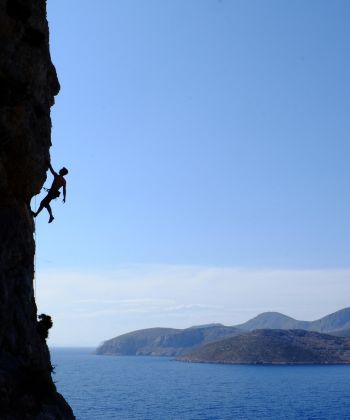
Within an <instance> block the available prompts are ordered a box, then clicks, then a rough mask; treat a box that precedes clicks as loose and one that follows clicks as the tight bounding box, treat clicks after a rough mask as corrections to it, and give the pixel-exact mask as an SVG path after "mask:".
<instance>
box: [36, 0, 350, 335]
mask: <svg viewBox="0 0 350 420" xmlns="http://www.w3.org/2000/svg"><path fill="white" fill-rule="evenodd" d="M349 18H350V4H349V2H347V1H340V0H337V1H333V2H329V1H321V0H317V1H315V0H310V1H307V2H305V1H301V0H299V1H298V0H296V1H293V2H292V1H287V0H285V1H284V0H278V1H277V0H274V1H273V0H266V1H263V2H262V1H258V0H249V1H246V0H245V1H238V0H232V1H229V0H221V1H217V0H172V1H171V0H168V1H164V0H157V1H155V0H148V1H143V0H131V1H130V0H118V1H114V0H104V1H103V2H96V1H92V0H84V1H82V0H76V1H74V2H68V0H50V1H49V2H48V19H49V25H50V32H51V35H50V36H51V55H52V60H53V62H54V64H55V65H56V68H57V72H58V76H59V79H60V82H61V85H62V89H61V92H60V94H59V96H58V97H57V99H56V105H55V106H54V108H53V109H52V120H53V132H52V141H53V147H52V149H51V156H52V163H53V165H54V166H55V167H56V168H57V169H59V168H60V167H61V166H63V165H65V166H67V167H68V168H69V169H70V174H69V175H68V197H67V203H66V204H65V205H62V204H61V203H60V202H59V201H57V202H55V204H54V212H55V215H56V219H55V221H54V223H53V224H52V225H47V217H46V215H44V214H43V215H40V217H39V218H38V220H37V239H38V242H37V267H38V271H39V270H42V273H56V274H55V275H56V277H55V278H57V281H59V280H58V279H59V278H60V276H61V277H62V276H64V275H65V273H67V272H69V273H70V274H69V278H70V279H71V281H72V282H73V281H74V275H72V273H76V276H77V279H78V278H80V277H81V276H82V275H83V273H89V272H90V273H94V278H95V280H96V288H98V287H100V286H99V280H98V279H99V278H101V277H106V276H110V278H112V277H113V279H114V280H113V282H114V283H113V284H114V285H115V288H116V290H118V287H119V286H120V284H121V281H122V280H121V279H120V278H119V277H118V276H114V275H113V276H111V275H110V274H108V273H111V272H113V273H116V272H118V273H120V270H121V267H129V269H130V273H134V275H135V276H136V278H141V277H142V278H144V279H145V280H144V281H145V288H144V289H142V290H144V295H142V296H138V299H141V300H142V299H145V300H146V301H147V299H151V300H152V299H156V298H155V297H154V296H153V292H152V290H151V288H150V289H149V290H148V289H147V281H148V282H150V278H149V274H147V275H146V274H145V273H149V272H153V269H150V267H154V266H157V267H158V268H157V276H158V275H159V270H160V272H161V270H162V269H164V267H168V268H169V267H177V269H179V273H183V271H182V268H183V267H187V268H188V267H192V268H191V269H190V270H189V271H186V275H184V278H186V279H187V282H190V276H189V275H188V273H191V272H192V270H193V267H196V268H195V272H197V271H196V270H198V269H199V270H202V268H203V267H205V268H206V269H208V270H209V271H210V273H212V271H211V268H212V267H215V269H219V271H220V270H224V271H225V270H235V269H236V268H237V267H240V268H242V269H244V270H248V271H249V270H250V271H252V272H255V273H256V272H257V271H259V270H260V271H259V272H260V273H266V272H267V271H266V270H268V272H269V270H276V272H279V273H280V272H283V273H286V272H287V271H288V270H289V271H288V272H290V273H293V272H294V273H296V272H305V270H306V271H307V272H308V270H311V272H312V273H313V274H312V276H311V277H312V278H313V279H314V278H315V277H314V276H315V275H317V273H321V272H327V273H328V274H329V276H330V277H332V275H331V274H330V273H331V272H334V273H338V272H339V270H343V271H342V273H343V272H346V270H347V269H348V268H349V251H350V224H349V222H348V215H349V213H350V199H349V175H350V166H349V164H348V156H349V152H350V143H349V139H348V136H349V134H348V133H349V132H350V130H349V129H350V119H349V118H348V115H349V101H350V95H349V94H350V83H349V78H350V76H349V75H350V60H349V49H348V46H349V41H350V28H349V25H348V22H349ZM47 183H49V180H48V181H47ZM39 199H40V198H37V205H38V203H39ZM33 205H34V201H33ZM130 267H132V268H130ZM135 267H137V268H135ZM139 267H144V268H143V271H142V273H143V274H142V275H140V272H139ZM198 267H200V268H198ZM168 268H167V269H165V271H164V273H166V272H167V270H168ZM122 270H124V268H123V269H122ZM281 270H282V271H281ZM303 270H304V271H303ZM322 270H323V271H322ZM332 270H333V271H332ZM344 270H345V271H344ZM60 273H61V274H60ZM220 273H222V272H221V271H220ZM225 273H226V271H225ZM179 275H180V274H179ZM336 275H337V274H335V276H336ZM137 276H139V277H137ZM225 276H226V274H225ZM44 277H45V276H44V274H43V275H42V278H41V279H40V278H39V279H38V284H39V285H40V282H41V283H42V284H43V283H44V282H45V279H44ZM258 277H259V276H257V278H258ZM321 277H322V279H323V280H322V281H326V280H325V277H324V276H321ZM50 278H51V277H50ZM52 278H53V277H52ZM225 278H226V277H225ZM259 278H261V277H259ZM292 278H293V277H291V276H289V275H287V274H286V275H285V277H284V278H283V277H281V280H280V281H281V284H283V282H285V283H287V282H288V283H291V282H292V283H293V280H292ZM235 279H236V280H235V281H232V290H229V289H228V288H227V286H225V288H224V289H225V293H230V292H232V294H234V292H235V290H236V289H237V283H239V282H240V281H242V282H243V281H244V279H241V280H239V279H238V278H237V277H235ZM179 281H180V282H181V281H182V280H181V278H179ZM213 281H215V282H216V284H217V285H218V287H220V284H221V283H220V282H221V281H224V280H222V278H221V277H220V275H219V274H217V276H216V277H213ZM257 281H258V280H257ZM320 281H321V280H320ZM329 281H330V282H332V279H331V278H330V279H329ZM77 282H78V280H77ZM54 284H56V283H55V282H53V283H52V284H51V287H52V288H54ZM225 284H226V283H225ZM341 284H342V286H340V285H338V286H337V287H335V288H334V289H333V293H331V295H330V296H329V297H328V298H329V301H327V302H328V304H327V305H326V304H324V306H322V305H321V303H320V302H321V301H322V299H321V298H320V300H319V301H318V303H317V304H316V303H315V306H312V305H311V307H310V308H309V309H308V311H309V312H308V313H304V312H298V311H296V314H295V316H297V315H298V314H299V313H300V315H303V316H304V315H305V316H309V317H311V318H312V316H318V315H321V313H327V311H328V310H333V309H334V310H335V309H337V307H338V306H339V305H344V303H345V304H346V302H344V300H343V297H342V296H343V295H344V292H345V289H344V288H343V287H345V286H344V283H341ZM42 287H44V288H45V286H43V285H42ZM101 287H102V286H101ZM138 287H139V286H138ZM162 287H165V290H166V283H165V284H164V285H163V286H162ZM269 287H274V286H273V284H272V283H271V284H269V283H266V288H265V289H266V290H267V291H266V293H269V292H270V291H271V290H270V289H269ZM40 290H43V289H40V287H39V286H38V300H39V310H40V305H42V307H43V308H44V309H46V307H47V310H48V311H50V308H49V307H48V306H49V305H48V301H45V299H41V300H40ZM206 290H207V289H206ZM322 290H323V289H322ZM207 291H208V293H209V289H208V290H207ZM304 292H306V290H304V291H302V290H301V289H300V294H302V293H304ZM57 293H58V291H57ZM129 293H130V296H129V297H127V296H126V295H125V296H124V297H123V299H126V300H127V299H132V298H133V294H134V293H135V290H134V291H133V289H132V288H131V289H130V291H129ZM172 293H173V292H171V287H170V286H169V296H170V297H169V299H170V300H171V294H172ZM201 293H202V290H201V289H200V288H199V289H198V290H197V291H196V290H195V289H194V291H193V298H192V300H191V302H193V305H205V302H206V301H207V298H208V295H203V294H201ZM252 293H254V290H253V291H252ZM327 293H328V294H329V293H330V291H329V290H328V289H327ZM76 298H78V297H76ZM163 298H164V299H165V300H166V299H168V298H166V297H163ZM62 299H63V297H62ZM181 299H183V298H181V297H180V296H179V297H178V300H177V301H176V302H175V303H173V307H174V306H176V307H178V308H180V307H181V305H184V304H185V303H183V301H181ZM276 299H277V300H276V302H275V304H274V303H273V302H270V301H268V300H267V301H266V302H265V303H262V304H261V305H255V307H251V311H250V312H249V314H248V315H254V314H256V313H257V312H258V311H260V310H268V309H270V310H274V309H275V308H276V307H279V309H280V310H281V311H283V310H284V311H287V312H288V311H289V312H290V311H292V310H293V308H295V307H296V306H295V305H296V301H297V299H298V298H297V297H294V298H291V299H290V301H289V304H287V303H285V304H284V306H283V305H282V306H281V305H280V304H279V302H278V298H277V297H276ZM60 300H61V298H60V295H57V301H58V303H57V304H58V305H59V301H60ZM203 302H204V303H203ZM219 303H220V299H219V297H218V302H217V303H215V304H216V305H219ZM190 304H192V303H186V305H190ZM72 305H73V303H72ZM103 305H104V303H103V301H102V300H101V301H100V307H101V308H103ZM115 305H116V307H117V306H118V302H117V301H116V303H115ZM247 305H249V304H248V302H247ZM73 306H74V305H73ZM214 306H215V305H214ZM76 307H77V308H78V307H79V308H80V306H79V304H78V303H76ZM57 310H58V309H57ZM84 310H86V311H87V313H88V312H89V308H86V309H84ZM242 310H243V309H242ZM91 311H92V309H91ZM51 312H52V310H51ZM201 314H202V315H201V317H198V316H197V315H196V314H195V312H192V315H186V319H187V320H188V323H189V324H191V321H192V319H193V320H195V321H196V322H197V321H198V322H200V321H201V320H203V321H205V322H206V321H207V320H208V319H207V318H208V317H209V312H207V313H206V312H205V311H204V312H203V311H202V312H201ZM243 315H247V314H246V313H244V314H243V312H240V315H237V319H238V318H240V317H242V316H243ZM291 315H293V314H292V313H291ZM163 316H164V314H163ZM210 316H211V317H212V318H213V317H214V315H210ZM219 318H220V309H218V310H217V313H216V315H215V320H216V321H220V319H219ZM222 318H224V316H223V317H222ZM233 318H234V317H233ZM58 319H59V317H58ZM162 319H163V320H164V325H166V324H172V325H171V326H176V325H175V324H176V320H174V319H171V318H169V317H167V316H165V317H163V318H162ZM100 321H101V322H102V319H101V320H100ZM151 321H152V320H151V319H150V324H152V322H151ZM226 321H227V322H229V320H226ZM103 322H105V323H107V324H108V325H112V324H113V323H114V324H113V325H115V327H113V328H114V329H113V328H112V327H111V328H110V330H111V333H110V334H111V336H113V335H116V333H118V332H120V331H119V330H118V327H117V326H118V316H117V315H114V316H112V315H111V316H110V317H109V318H108V321H107V318H103ZM154 322H155V321H154ZM157 322H158V319H157ZM234 322H235V319H232V323H234ZM58 324H59V321H58ZM139 324H140V325H141V324H142V325H143V321H142V322H141V318H140V319H139V320H138V321H137V319H135V322H134V323H131V324H130V325H129V324H127V323H126V324H125V325H128V326H129V327H130V328H137V326H138V325H139ZM149 326H153V325H149ZM57 329H58V330H59V331H62V333H60V334H61V335H60V336H59V337H58V338H57V340H56V341H57V343H60V342H62V343H65V342H68V341H69V340H68V341H67V340H66V341H65V337H66V335H65V334H68V331H67V328H65V329H63V328H62V329H61V330H60V327H59V325H58V327H57ZM105 333H106V334H107V333H109V332H107V331H106V332H105ZM94 337H96V338H95V339H92V338H91V342H94V340H97V339H101V338H100V337H97V335H94ZM105 338H109V337H108V336H107V337H105ZM83 341H84V340H83ZM85 341H86V342H87V341H89V340H88V338H86V339H85ZM69 342H70V341H69Z"/></svg>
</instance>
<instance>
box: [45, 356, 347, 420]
mask: <svg viewBox="0 0 350 420" xmlns="http://www.w3.org/2000/svg"><path fill="white" fill-rule="evenodd" d="M51 358H52V363H53V365H54V368H55V371H54V372H55V373H54V376H53V378H54V381H55V383H56V386H57V388H58V391H59V392H60V393H61V394H63V396H64V397H65V399H66V400H67V401H68V403H69V404H70V406H71V407H72V408H73V411H74V414H75V416H76V418H77V419H78V420H112V419H120V420H129V419H130V420H136V419H137V420H139V419H140V420H168V419H174V420H175V419H176V420H192V419H193V420H214V419H215V420H219V419H228V420H231V419H232V420H236V419H249V420H250V419H251V420H255V419H273V420H279V419H317V420H318V419H329V420H343V419H344V420H345V419H347V420H349V419H350V366H344V365H337V366H322V365H315V366H309V365H301V366H292V365H290V366H288V365H287V366H262V365H220V364H197V363H183V362H177V361H175V360H174V359H172V358H168V357H143V356H97V355H94V354H93V349H86V348H83V349H82V348H79V349H78V348H74V349H73V348H54V349H51Z"/></svg>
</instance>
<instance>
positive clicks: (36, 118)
mask: <svg viewBox="0 0 350 420" xmlns="http://www.w3.org/2000/svg"><path fill="white" fill-rule="evenodd" d="M58 91H59V82H58V80H57V76H56V71H55V68H54V66H53V64H52V63H51V58H50V52H49V31H48V24H47V19H46V1H45V0H0V244H1V245H0V418H1V419H4V420H5V419H21V420H24V419H42V420H44V419H74V416H73V413H72V410H71V409H70V407H69V405H68V404H67V403H66V401H65V400H64V399H63V397H62V396H61V395H60V394H58V393H57V391H56V387H55V385H54V383H53V381H52V378H51V371H52V366H51V362H50V354H49V351H48V348H47V345H46V341H45V337H44V335H43V334H42V332H41V329H40V327H39V328H38V322H37V308H36V304H35V300H34V293H33V277H34V266H33V260H34V252H35V243H34V239H33V233H34V225H33V219H32V216H31V214H30V208H29V203H30V200H31V198H32V197H33V196H34V195H35V194H37V193H38V192H39V191H40V189H41V187H42V185H43V183H44V181H45V179H46V171H47V167H48V161H49V149H50V146H51V139H50V138H51V119H50V107H51V106H52V105H53V103H54V96H55V95H56V94H57V93H58Z"/></svg>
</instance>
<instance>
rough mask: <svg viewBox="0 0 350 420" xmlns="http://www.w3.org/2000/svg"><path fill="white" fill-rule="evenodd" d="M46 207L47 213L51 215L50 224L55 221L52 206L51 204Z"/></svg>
mask: <svg viewBox="0 0 350 420" xmlns="http://www.w3.org/2000/svg"><path fill="white" fill-rule="evenodd" d="M45 207H46V209H47V211H48V212H49V215H50V219H49V223H51V222H52V221H53V219H54V217H53V214H52V210H51V206H50V204H49V203H47V204H46V206H45Z"/></svg>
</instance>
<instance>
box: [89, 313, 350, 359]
mask: <svg viewBox="0 0 350 420" xmlns="http://www.w3.org/2000/svg"><path fill="white" fill-rule="evenodd" d="M260 329H280V330H292V329H298V330H300V329H302V330H306V331H316V332H322V333H328V334H333V335H337V336H344V337H350V308H345V309H341V310H340V311H337V312H334V313H332V314H330V315H327V316H324V317H323V318H320V319H318V320H316V321H298V320H296V319H294V318H291V317H289V316H286V315H283V314H281V313H278V312H264V313H262V314H260V315H258V316H256V317H255V318H252V319H250V320H249V321H247V322H245V323H244V324H240V325H236V326H232V327H226V326H224V325H222V324H207V325H197V326H193V327H190V328H186V329H174V328H149V329H144V330H138V331H133V332H130V333H127V334H123V335H120V336H118V337H115V338H112V339H110V340H107V341H105V342H104V343H103V344H102V345H101V346H99V347H98V348H97V350H96V354H101V355H102V354H104V355H119V356H123V355H147V356H179V355H183V354H186V353H188V352H191V351H192V350H194V349H196V348H199V347H200V346H202V345H205V344H207V343H212V342H215V341H218V340H223V339H225V338H228V337H232V336H235V335H238V334H242V333H244V332H249V331H254V330H260Z"/></svg>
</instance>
